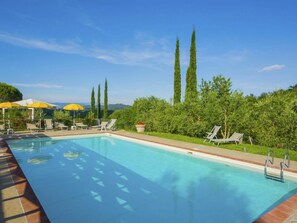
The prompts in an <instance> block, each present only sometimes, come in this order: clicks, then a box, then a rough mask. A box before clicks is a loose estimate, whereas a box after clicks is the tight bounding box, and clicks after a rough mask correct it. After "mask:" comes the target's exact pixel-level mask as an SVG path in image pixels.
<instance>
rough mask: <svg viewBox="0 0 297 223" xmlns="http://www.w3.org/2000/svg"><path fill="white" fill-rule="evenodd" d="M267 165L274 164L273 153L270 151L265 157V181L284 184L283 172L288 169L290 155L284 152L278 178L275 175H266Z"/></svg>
mask: <svg viewBox="0 0 297 223" xmlns="http://www.w3.org/2000/svg"><path fill="white" fill-rule="evenodd" d="M269 163H270V164H271V165H273V163H274V152H273V151H272V150H269V151H268V155H267V158H266V160H265V167H264V176H265V177H266V178H267V179H272V180H277V181H281V182H284V170H285V168H289V167H290V154H289V153H288V152H286V154H285V157H284V160H283V161H282V162H280V174H279V176H278V175H275V174H271V173H267V167H268V165H269Z"/></svg>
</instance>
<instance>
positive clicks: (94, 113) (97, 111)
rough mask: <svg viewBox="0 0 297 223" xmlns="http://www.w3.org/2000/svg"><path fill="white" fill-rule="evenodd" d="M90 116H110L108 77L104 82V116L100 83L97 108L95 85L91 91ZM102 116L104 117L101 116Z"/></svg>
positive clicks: (104, 117)
mask: <svg viewBox="0 0 297 223" xmlns="http://www.w3.org/2000/svg"><path fill="white" fill-rule="evenodd" d="M89 116H92V117H93V118H98V119H100V118H103V119H107V118H108V85H107V79H105V84H104V107H103V116H102V115H101V91H100V84H99V85H98V90H97V108H96V109H95V90H94V87H93V88H92V92H91V111H90V114H89ZM101 116H102V117H101Z"/></svg>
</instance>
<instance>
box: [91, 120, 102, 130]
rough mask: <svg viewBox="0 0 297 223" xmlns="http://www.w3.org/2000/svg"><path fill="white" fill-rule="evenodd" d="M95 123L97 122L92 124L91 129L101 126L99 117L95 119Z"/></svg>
mask: <svg viewBox="0 0 297 223" xmlns="http://www.w3.org/2000/svg"><path fill="white" fill-rule="evenodd" d="M96 123H97V125H92V128H93V129H98V128H100V127H101V126H100V119H96Z"/></svg>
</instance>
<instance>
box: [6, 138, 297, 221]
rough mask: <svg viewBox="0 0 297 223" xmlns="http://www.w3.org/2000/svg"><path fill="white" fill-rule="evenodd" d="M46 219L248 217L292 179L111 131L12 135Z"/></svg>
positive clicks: (292, 189)
mask: <svg viewBox="0 0 297 223" xmlns="http://www.w3.org/2000/svg"><path fill="white" fill-rule="evenodd" d="M8 144H9V146H10V148H11V150H12V152H13V154H14V156H15V157H16V159H17V161H18V162H19V164H20V166H21V168H22V170H23V172H24V174H25V175H26V177H27V179H28V180H29V182H30V184H31V186H32V188H33V190H34V192H35V194H36V195H37V197H38V199H39V201H40V202H41V204H42V206H43V208H44V210H45V212H46V214H47V215H48V217H49V219H50V220H51V222H53V223H56V222H61V223H68V222H69V223H74V222H88V223H90V222H96V223H97V222H98V223H101V222H104V223H140V222H141V223H146V222H147V223H152V222H154V223H159V222H162V223H167V222H168V223H176V222H179V223H185V222H189V223H196V222H228V223H232V222H252V221H253V220H255V219H257V218H258V217H259V216H260V215H262V214H263V213H265V212H267V211H269V210H270V209H272V208H273V207H275V206H276V205H278V204H279V203H281V202H282V201H284V200H285V199H286V198H288V197H289V196H291V195H292V194H294V193H296V192H297V184H296V183H295V182H290V181H286V182H285V183H280V182H276V181H272V180H267V179H265V178H264V177H263V174H262V173H257V172H253V171H248V170H245V169H240V168H235V167H231V166H229V165H226V164H221V163H215V162H210V161H207V160H203V159H198V158H194V157H192V156H190V155H181V154H177V153H172V152H168V151H165V150H162V149H156V148H153V147H149V146H147V145H143V144H138V143H133V142H130V141H126V140H121V139H118V138H114V137H109V136H89V137H76V138H67V139H66V138H65V139H50V138H41V139H23V140H10V141H8Z"/></svg>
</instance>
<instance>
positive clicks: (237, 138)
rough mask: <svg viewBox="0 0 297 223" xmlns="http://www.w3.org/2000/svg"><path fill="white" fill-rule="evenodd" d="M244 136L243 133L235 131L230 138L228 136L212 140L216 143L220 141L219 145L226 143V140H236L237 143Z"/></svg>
mask: <svg viewBox="0 0 297 223" xmlns="http://www.w3.org/2000/svg"><path fill="white" fill-rule="evenodd" d="M242 138H243V133H237V132H234V133H233V134H232V136H230V137H229V138H226V139H212V140H210V141H211V142H214V143H218V145H219V144H220V143H224V142H235V143H236V144H237V143H240V142H241V141H242Z"/></svg>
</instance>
